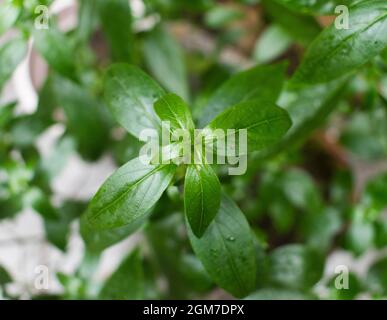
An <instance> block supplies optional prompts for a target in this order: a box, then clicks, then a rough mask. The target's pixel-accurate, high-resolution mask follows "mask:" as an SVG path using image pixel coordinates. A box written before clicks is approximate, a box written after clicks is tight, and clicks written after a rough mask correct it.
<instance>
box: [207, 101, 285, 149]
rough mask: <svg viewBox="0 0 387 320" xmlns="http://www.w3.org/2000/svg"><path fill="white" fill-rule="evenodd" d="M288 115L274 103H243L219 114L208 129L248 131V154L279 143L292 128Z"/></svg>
mask: <svg viewBox="0 0 387 320" xmlns="http://www.w3.org/2000/svg"><path fill="white" fill-rule="evenodd" d="M291 125H292V122H291V120H290V117H289V115H288V113H287V112H286V111H285V110H283V109H281V108H279V107H277V106H276V105H275V104H274V103H272V102H267V101H264V100H260V99H259V100H254V101H253V100H250V101H247V102H241V103H239V104H237V105H234V106H233V107H230V108H228V109H226V111H224V112H222V113H221V114H219V115H218V116H217V117H216V118H215V119H214V120H212V121H211V123H210V124H209V125H208V127H209V128H210V129H212V130H215V129H223V130H227V129H235V131H236V132H238V131H239V130H241V129H246V130H247V144H248V145H247V148H248V152H252V151H256V150H260V149H263V148H265V147H268V146H271V145H272V144H273V143H275V142H278V141H279V140H280V139H281V138H282V137H283V136H284V135H285V133H286V132H287V131H288V129H289V128H290V127H291Z"/></svg>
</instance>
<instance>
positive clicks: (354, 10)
mask: <svg viewBox="0 0 387 320" xmlns="http://www.w3.org/2000/svg"><path fill="white" fill-rule="evenodd" d="M349 26H350V27H349V29H337V28H336V27H335V25H334V24H333V25H331V26H330V27H329V28H327V29H325V30H324V31H323V32H322V33H321V34H320V35H319V36H318V38H317V39H316V40H315V41H314V42H313V44H312V45H311V46H310V47H309V49H308V51H307V53H306V54H305V57H304V60H303V62H302V64H301V66H300V67H299V68H298V70H297V71H296V73H295V75H294V77H293V79H292V81H293V83H307V84H313V83H321V82H326V81H330V80H333V79H336V78H339V77H341V76H343V75H345V74H348V73H349V72H351V71H353V70H356V69H357V68H359V67H361V66H362V65H364V64H365V63H367V62H368V61H370V60H371V59H372V58H373V57H375V56H376V55H378V54H379V53H380V52H381V51H382V50H383V49H384V48H385V47H386V46H387V38H386V37H385V34H386V33H387V4H386V2H385V1H383V0H376V1H371V2H370V1H366V2H360V3H359V4H358V5H354V6H352V7H351V8H350V10H349Z"/></svg>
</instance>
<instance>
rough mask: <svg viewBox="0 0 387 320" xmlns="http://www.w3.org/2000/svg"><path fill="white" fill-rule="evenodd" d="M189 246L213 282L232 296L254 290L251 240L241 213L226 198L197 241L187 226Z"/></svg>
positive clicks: (252, 245) (254, 273) (254, 263)
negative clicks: (190, 245)
mask: <svg viewBox="0 0 387 320" xmlns="http://www.w3.org/2000/svg"><path fill="white" fill-rule="evenodd" d="M187 228H188V235H189V238H190V241H191V244H192V247H193V249H194V251H195V253H196V255H197V256H198V258H199V259H200V260H201V261H202V263H203V265H204V268H205V269H206V270H207V272H208V273H209V275H210V276H211V278H212V280H214V282H216V283H217V284H218V285H219V286H220V287H222V288H223V289H225V290H227V291H228V292H230V293H231V294H233V295H234V296H235V297H238V298H241V297H244V296H246V295H248V294H249V293H250V292H251V291H252V290H253V289H254V287H255V277H256V259H255V249H254V241H253V238H252V234H251V230H250V227H249V225H248V223H247V221H246V218H245V217H244V215H243V213H242V212H241V211H240V209H239V208H238V207H237V206H236V204H235V203H234V202H233V201H232V200H231V199H230V198H228V197H227V196H225V195H224V196H223V197H222V202H221V205H220V209H219V212H218V214H217V215H216V217H215V219H214V220H213V222H212V223H211V225H210V226H209V227H208V228H207V230H206V232H205V233H204V235H203V236H202V237H201V238H200V239H199V238H197V237H195V235H194V234H193V233H192V231H191V229H190V227H189V225H188V223H187Z"/></svg>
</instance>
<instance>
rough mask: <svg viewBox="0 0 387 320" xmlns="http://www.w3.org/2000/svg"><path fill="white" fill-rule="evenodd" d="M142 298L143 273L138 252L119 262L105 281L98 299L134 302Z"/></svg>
mask: <svg viewBox="0 0 387 320" xmlns="http://www.w3.org/2000/svg"><path fill="white" fill-rule="evenodd" d="M143 296H144V272H143V269H142V265H141V256H140V252H139V250H135V251H133V252H131V253H130V254H129V256H128V257H126V258H125V259H124V261H122V262H121V264H120V266H119V267H118V269H117V270H116V271H115V272H114V273H113V274H112V275H111V276H110V277H109V279H107V280H106V282H105V284H104V286H103V288H102V290H101V292H100V294H99V298H101V299H108V300H134V299H142V298H143Z"/></svg>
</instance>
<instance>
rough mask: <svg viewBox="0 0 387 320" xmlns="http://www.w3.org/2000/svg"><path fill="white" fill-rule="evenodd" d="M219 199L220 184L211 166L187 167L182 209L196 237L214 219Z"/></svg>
mask: <svg viewBox="0 0 387 320" xmlns="http://www.w3.org/2000/svg"><path fill="white" fill-rule="evenodd" d="M220 198H221V186H220V182H219V180H218V177H217V175H216V173H215V172H214V171H213V170H212V168H211V166H210V165H208V164H203V165H194V164H193V165H189V166H188V168H187V172H186V175H185V182H184V208H185V214H186V216H187V219H188V222H189V224H190V226H191V230H192V232H193V233H194V234H195V236H196V237H199V238H200V237H202V236H203V234H204V232H205V231H206V230H207V227H208V226H209V225H210V224H211V222H212V220H213V219H214V218H215V216H216V214H217V213H218V210H219V206H220Z"/></svg>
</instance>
